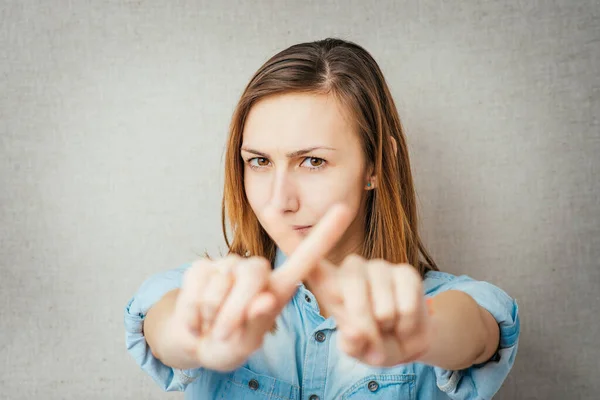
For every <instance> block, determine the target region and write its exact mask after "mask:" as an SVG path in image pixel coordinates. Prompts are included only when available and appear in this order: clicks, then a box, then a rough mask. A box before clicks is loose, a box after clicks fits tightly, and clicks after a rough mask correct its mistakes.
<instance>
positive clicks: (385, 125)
mask: <svg viewBox="0 0 600 400" xmlns="http://www.w3.org/2000/svg"><path fill="white" fill-rule="evenodd" d="M290 92H307V93H318V94H330V95H333V96H335V98H336V99H337V100H338V101H339V102H340V104H342V105H343V106H344V107H345V108H346V110H347V112H348V115H350V116H351V118H352V120H353V122H354V124H355V126H356V127H357V129H358V133H359V135H360V138H361V142H362V146H363V151H364V154H365V156H366V160H367V163H368V164H369V165H371V166H372V167H373V171H374V175H375V176H377V186H376V189H374V190H370V191H369V194H368V198H367V202H366V207H367V209H366V224H365V226H366V235H365V241H364V243H363V246H362V251H361V253H362V254H360V255H362V256H363V257H365V258H367V259H373V258H381V259H385V260H387V261H389V262H392V263H408V264H411V265H413V266H415V268H417V269H418V270H419V272H420V273H421V275H422V276H423V275H424V274H425V272H426V271H427V270H437V269H438V268H437V265H436V264H435V262H434V260H433V259H432V257H431V256H430V255H429V253H428V252H427V250H426V249H425V247H424V245H423V243H422V241H421V239H420V237H419V234H418V229H417V228H418V227H417V225H418V220H417V207H416V196H415V189H414V186H413V179H412V174H411V168H410V160H409V156H408V148H407V143H406V138H405V136H404V131H403V128H402V125H401V123H400V117H399V116H398V111H397V110H396V106H395V104H394V100H393V99H392V95H391V93H390V91H389V89H388V87H387V83H386V81H385V78H384V77H383V74H382V72H381V70H380V69H379V66H378V65H377V63H376V62H375V60H374V59H373V57H371V55H370V54H369V53H368V52H367V51H366V50H365V49H363V48H362V47H360V46H358V45H357V44H355V43H352V42H348V41H344V40H341V39H332V38H329V39H325V40H319V41H315V42H308V43H301V44H297V45H294V46H291V47H289V48H287V49H285V50H283V51H281V52H279V53H277V54H276V55H274V56H273V57H271V59H269V60H268V61H267V62H266V63H265V64H264V65H263V66H262V67H260V69H259V70H258V71H257V72H256V73H255V74H254V76H253V77H252V79H251V80H250V82H249V83H248V85H247V86H246V88H245V90H244V93H243V94H242V96H241V98H240V100H239V103H238V104H237V107H236V109H235V111H234V114H233V118H232V121H231V125H230V131H229V139H228V142H227V149H226V153H225V188H224V193H223V202H222V215H221V222H222V228H223V235H224V237H225V242H226V243H227V247H228V248H229V253H230V254H231V253H235V254H239V255H241V256H262V257H265V258H267V259H269V260H271V262H273V261H274V258H275V251H276V244H275V243H274V242H273V240H272V239H271V238H270V237H269V235H268V234H267V232H266V231H265V230H264V228H263V227H262V226H261V225H260V223H259V221H258V219H257V217H256V215H255V214H254V212H253V211H252V209H251V207H250V204H249V203H248V199H247V198H246V193H245V190H244V164H243V160H242V158H241V156H240V147H241V145H242V134H243V129H244V124H245V121H246V118H247V116H248V113H249V112H250V109H251V107H252V105H254V104H255V103H256V102H257V101H259V100H260V99H262V98H265V97H266V96H271V95H276V94H283V93H290ZM390 136H391V137H393V138H394V139H395V140H396V143H397V149H398V150H397V154H394V149H393V146H392V141H391V140H390V139H389V137H390ZM227 221H229V224H230V225H229V227H230V228H231V234H232V235H233V239H232V240H230V239H229V237H228V234H227ZM421 256H422V257H423V259H424V261H421V259H420V257H421Z"/></svg>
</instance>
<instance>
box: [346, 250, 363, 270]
mask: <svg viewBox="0 0 600 400" xmlns="http://www.w3.org/2000/svg"><path fill="white" fill-rule="evenodd" d="M363 262H364V259H363V258H362V257H361V256H360V255H358V254H354V253H352V254H349V255H347V256H346V257H345V258H344V261H343V262H342V268H344V267H346V268H351V267H356V266H360V265H361V264H362V263H363Z"/></svg>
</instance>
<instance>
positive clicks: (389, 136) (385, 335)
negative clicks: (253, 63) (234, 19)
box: [125, 39, 519, 400]
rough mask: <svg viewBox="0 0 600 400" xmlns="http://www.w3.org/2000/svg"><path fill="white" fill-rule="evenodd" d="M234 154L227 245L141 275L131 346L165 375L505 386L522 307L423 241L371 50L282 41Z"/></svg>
mask: <svg viewBox="0 0 600 400" xmlns="http://www.w3.org/2000/svg"><path fill="white" fill-rule="evenodd" d="M225 163H226V165H225V190H224V197H223V208H222V218H223V233H224V235H225V240H226V243H227V245H228V248H229V253H228V255H227V256H226V257H224V258H222V259H218V260H211V259H209V258H205V259H201V260H198V261H196V262H194V263H190V264H186V265H183V266H181V267H180V268H178V269H175V270H171V271H168V272H165V273H162V274H158V275H155V276H153V277H151V278H149V279H147V280H146V281H145V282H144V284H143V285H142V286H141V288H140V289H139V291H138V292H137V294H136V295H135V296H134V297H133V298H132V299H131V300H130V302H129V303H128V305H127V307H126V310H125V328H126V341H127V348H128V351H129V352H130V353H131V355H132V356H133V357H134V358H135V360H136V361H137V363H138V364H139V365H140V366H141V367H142V369H143V370H144V371H146V372H147V373H148V374H149V375H150V376H152V378H154V380H155V381H156V382H157V383H158V384H159V385H160V386H161V387H162V388H163V389H165V390H180V391H185V392H186V399H236V400H237V399H256V400H259V399H277V400H287V399H294V400H298V399H304V400H319V399H327V400H329V399H438V398H439V399H442V398H452V399H467V398H468V399H489V398H491V397H492V395H494V393H496V391H497V390H498V389H499V388H500V386H501V384H502V382H503V381H504V379H505V378H506V376H507V374H508V373H509V371H510V369H511V367H512V365H513V362H514V358H515V355H516V352H517V345H518V337H519V319H518V312H517V311H518V309H517V304H516V302H515V301H514V300H513V299H511V298H510V297H509V296H508V295H507V294H506V293H505V292H503V291H502V290H501V289H499V288H497V287H495V286H493V285H491V284H489V283H486V282H481V281H476V280H473V279H471V278H469V277H467V276H460V277H456V276H453V275H450V274H447V273H443V272H439V271H438V268H437V266H436V264H435V262H434V261H433V260H432V258H431V257H430V256H429V254H428V253H427V251H426V249H425V247H424V246H423V243H422V241H421V239H420V237H419V234H418V230H417V225H418V223H417V211H416V201H415V191H414V188H413V181H412V176H411V168H410V162H409V155H408V150H407V144H406V140H405V137H404V133H403V129H402V125H401V123H400V119H399V117H398V112H397V110H396V107H395V105H394V101H393V99H392V96H391V94H390V91H389V89H388V87H387V85H386V82H385V79H384V77H383V75H382V73H381V71H380V69H379V67H378V65H377V63H376V62H375V60H374V59H373V58H372V57H371V56H370V55H369V53H368V52H367V51H365V50H364V49H363V48H361V47H360V46H358V45H356V44H353V43H350V42H346V41H342V40H337V39H326V40H322V41H317V42H311V43H302V44H298V45H294V46H292V47H290V48H288V49H286V50H283V51H281V52H280V53H278V54H276V55H275V56H273V57H272V58H271V59H270V60H268V61H267V62H266V63H265V64H264V65H263V66H262V67H261V68H260V69H259V70H258V71H257V72H256V74H255V75H254V77H253V78H252V79H251V81H250V83H249V84H248V86H247V87H246V89H245V91H244V93H243V95H242V97H241V99H240V101H239V103H238V105H237V108H236V110H235V113H234V115H233V119H232V123H231V127H230V135H229V140H228V143H227V152H226V161H225ZM227 223H229V228H230V229H231V235H232V236H231V237H228V235H227V227H228V226H227Z"/></svg>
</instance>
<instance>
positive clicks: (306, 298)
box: [304, 294, 310, 303]
mask: <svg viewBox="0 0 600 400" xmlns="http://www.w3.org/2000/svg"><path fill="white" fill-rule="evenodd" d="M304 300H306V302H307V303H310V296H309V295H307V294H305V295H304Z"/></svg>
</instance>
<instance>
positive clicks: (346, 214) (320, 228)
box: [271, 204, 351, 302]
mask: <svg viewBox="0 0 600 400" xmlns="http://www.w3.org/2000/svg"><path fill="white" fill-rule="evenodd" d="M350 219H351V214H350V210H349V209H348V208H347V207H346V206H344V205H341V204H336V205H334V206H332V207H331V208H330V209H329V211H327V213H326V214H325V215H324V216H323V217H322V218H321V220H320V221H319V222H318V223H317V225H315V226H314V227H313V229H312V231H311V232H310V233H309V235H308V236H306V238H305V239H304V240H303V241H302V242H300V244H299V245H298V247H296V249H295V250H294V252H293V253H292V254H291V255H290V256H289V258H288V259H287V260H286V262H285V263H284V264H283V265H282V266H280V267H279V268H277V269H276V270H275V271H274V272H273V274H272V275H271V287H272V289H273V291H274V293H275V295H276V296H277V298H278V299H280V300H286V302H287V300H288V299H289V298H290V297H291V296H293V294H294V292H295V291H296V285H297V284H298V282H301V281H302V280H303V279H304V278H306V277H307V276H308V275H309V274H310V273H311V271H312V270H313V269H314V268H315V267H316V266H317V265H318V264H319V261H320V260H321V259H322V258H324V257H325V256H326V255H327V253H328V252H329V251H330V250H331V249H332V248H333V247H334V246H335V244H336V243H337V242H338V240H339V239H340V238H341V237H342V235H343V233H344V232H345V231H346V228H347V227H348V225H350Z"/></svg>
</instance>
